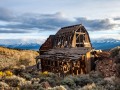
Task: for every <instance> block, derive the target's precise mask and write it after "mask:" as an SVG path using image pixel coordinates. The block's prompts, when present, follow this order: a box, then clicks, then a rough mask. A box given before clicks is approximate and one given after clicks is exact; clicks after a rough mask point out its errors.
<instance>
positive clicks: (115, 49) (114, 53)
mask: <svg viewBox="0 0 120 90" xmlns="http://www.w3.org/2000/svg"><path fill="white" fill-rule="evenodd" d="M119 51H120V47H115V48H113V49H111V50H110V55H111V57H116V56H117V55H118V54H119Z"/></svg>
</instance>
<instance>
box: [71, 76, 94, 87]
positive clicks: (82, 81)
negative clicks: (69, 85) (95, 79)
mask: <svg viewBox="0 0 120 90" xmlns="http://www.w3.org/2000/svg"><path fill="white" fill-rule="evenodd" d="M73 80H74V82H75V83H76V85H77V86H80V87H83V86H85V85H87V84H91V83H92V80H91V79H90V78H89V76H88V75H80V76H76V77H73Z"/></svg>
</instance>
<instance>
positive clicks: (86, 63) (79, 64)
mask: <svg viewBox="0 0 120 90" xmlns="http://www.w3.org/2000/svg"><path fill="white" fill-rule="evenodd" d="M39 52H40V55H39V56H38V57H37V58H36V59H37V60H40V62H41V63H37V65H38V66H40V67H38V69H39V68H41V69H42V71H43V72H44V71H49V72H54V73H59V74H60V75H68V74H72V75H78V74H83V73H84V74H85V73H89V72H90V71H91V70H93V68H92V67H91V61H95V60H94V57H95V54H93V53H92V52H93V51H92V44H91V42H90V38H89V34H88V32H87V30H86V29H85V28H84V26H83V25H82V24H78V25H73V26H67V27H63V28H61V29H60V30H59V31H58V32H57V33H56V34H55V35H50V36H49V38H48V39H47V40H46V41H45V43H44V44H43V45H42V46H41V47H40V50H39Z"/></svg>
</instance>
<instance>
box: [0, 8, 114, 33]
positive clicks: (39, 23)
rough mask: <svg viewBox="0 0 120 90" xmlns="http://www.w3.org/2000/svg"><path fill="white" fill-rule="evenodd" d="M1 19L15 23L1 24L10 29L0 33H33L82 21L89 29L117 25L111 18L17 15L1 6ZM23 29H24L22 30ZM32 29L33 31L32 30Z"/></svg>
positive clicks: (59, 14) (108, 27)
mask: <svg viewBox="0 0 120 90" xmlns="http://www.w3.org/2000/svg"><path fill="white" fill-rule="evenodd" d="M0 21H5V22H8V23H11V22H14V24H7V25H0V29H1V28H4V29H5V28H6V29H9V31H8V30H4V31H3V30H0V33H32V32H35V30H36V31H37V32H41V31H49V30H51V31H52V30H58V28H60V27H63V26H67V25H73V24H80V23H82V24H83V25H85V27H87V28H88V30H93V31H97V30H108V29H112V28H114V27H115V26H116V24H114V23H111V22H110V20H109V19H102V20H101V19H95V20H89V19H86V18H81V17H77V18H74V20H71V19H68V18H65V17H63V16H62V15H61V13H55V14H31V13H28V14H23V15H20V16H18V15H16V16H15V14H13V13H12V12H11V11H9V10H7V9H4V8H0ZM21 29H22V31H21ZM31 30H32V31H31Z"/></svg>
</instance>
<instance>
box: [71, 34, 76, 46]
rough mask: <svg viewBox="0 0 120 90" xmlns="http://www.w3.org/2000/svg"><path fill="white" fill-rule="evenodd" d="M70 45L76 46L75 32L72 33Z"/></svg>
mask: <svg viewBox="0 0 120 90" xmlns="http://www.w3.org/2000/svg"><path fill="white" fill-rule="evenodd" d="M72 47H76V33H74V36H73V38H72Z"/></svg>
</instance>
